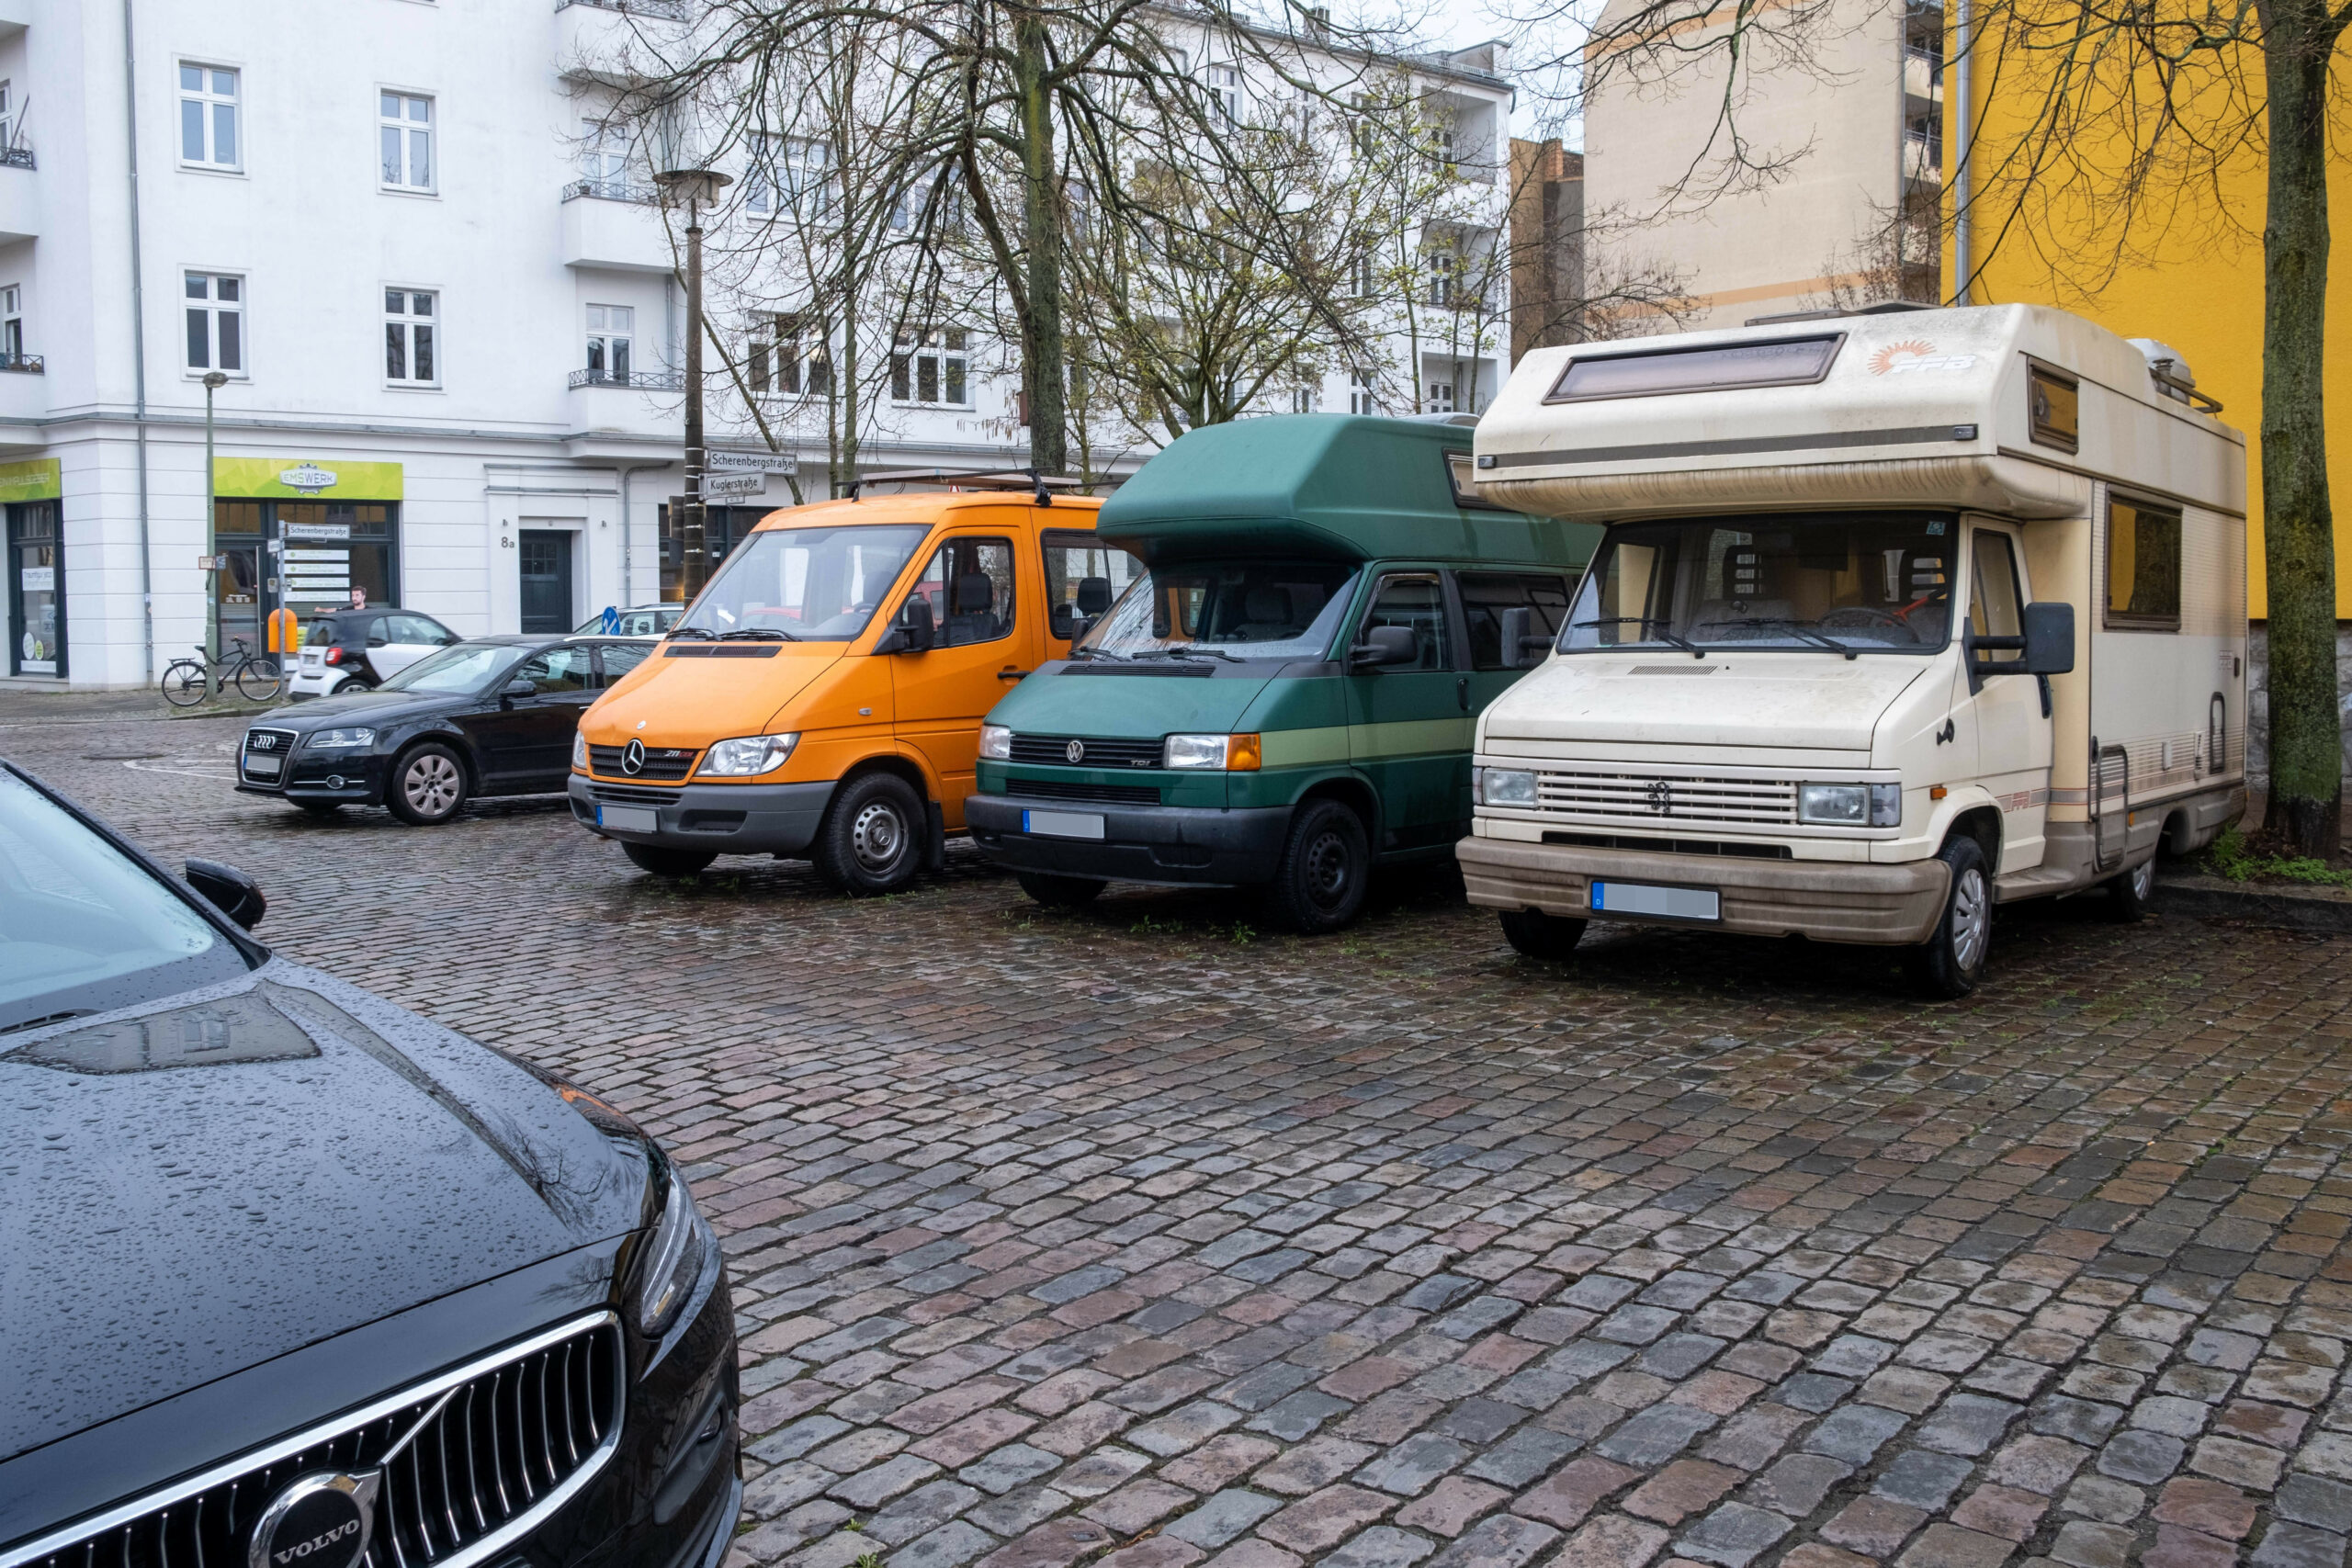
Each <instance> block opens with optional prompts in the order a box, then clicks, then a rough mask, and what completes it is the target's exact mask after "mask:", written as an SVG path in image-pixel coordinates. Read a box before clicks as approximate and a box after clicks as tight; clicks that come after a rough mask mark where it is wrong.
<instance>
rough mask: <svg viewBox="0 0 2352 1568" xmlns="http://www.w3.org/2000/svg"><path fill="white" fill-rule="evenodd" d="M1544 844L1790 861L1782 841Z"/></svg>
mask: <svg viewBox="0 0 2352 1568" xmlns="http://www.w3.org/2000/svg"><path fill="white" fill-rule="evenodd" d="M1544 842H1545V843H1547V844H1576V845H1579V846H1581V847H1583V848H1585V849H1589V850H1641V851H1644V852H1648V853H1651V854H1661V855H1725V856H1729V857H1731V858H1734V859H1737V860H1792V859H1794V858H1795V856H1794V853H1793V852H1792V851H1791V850H1790V848H1789V846H1788V845H1786V844H1743V843H1739V842H1736V841H1726V840H1722V839H1653V838H1649V837H1646V836H1645V835H1643V834H1639V833H1546V834H1544Z"/></svg>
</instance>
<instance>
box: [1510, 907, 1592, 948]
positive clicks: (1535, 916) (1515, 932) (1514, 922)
mask: <svg viewBox="0 0 2352 1568" xmlns="http://www.w3.org/2000/svg"><path fill="white" fill-rule="evenodd" d="M1496 913H1497V914H1498V916H1499V917H1500V919H1501V921H1502V928H1503V940H1504V941H1505V942H1509V943H1510V944H1511V946H1512V947H1513V948H1514V949H1516V950H1517V951H1518V952H1520V953H1523V954H1525V955H1526V956H1527V957H1529V958H1566V956H1567V955H1568V954H1569V953H1573V952H1575V951H1576V946H1577V943H1578V942H1582V941H1583V940H1584V928H1585V926H1586V924H1587V922H1586V921H1583V920H1579V919H1572V918H1570V917H1568V916H1565V915H1547V914H1545V913H1544V911H1543V910H1541V909H1499V910H1497V911H1496Z"/></svg>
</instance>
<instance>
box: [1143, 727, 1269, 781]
mask: <svg viewBox="0 0 2352 1568" xmlns="http://www.w3.org/2000/svg"><path fill="white" fill-rule="evenodd" d="M1161 757H1162V759H1163V761H1165V763H1166V765H1167V766H1169V767H1171V768H1222V769H1224V770H1225V771H1226V772H1227V773H1256V772H1257V771H1258V770H1259V768H1260V767H1261V766H1263V765H1264V759H1265V750H1264V748H1263V747H1261V745H1260V744H1259V740H1258V738H1257V737H1256V736H1254V735H1171V736H1170V737H1169V738H1168V743H1167V746H1166V748H1165V749H1164V750H1162V752H1161Z"/></svg>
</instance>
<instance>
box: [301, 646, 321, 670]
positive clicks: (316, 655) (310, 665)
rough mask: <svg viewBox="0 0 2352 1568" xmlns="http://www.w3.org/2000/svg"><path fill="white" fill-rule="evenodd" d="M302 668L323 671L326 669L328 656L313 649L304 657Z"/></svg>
mask: <svg viewBox="0 0 2352 1568" xmlns="http://www.w3.org/2000/svg"><path fill="white" fill-rule="evenodd" d="M302 668H303V669H305V670H323V669H325V668H326V656H325V655H324V654H322V653H321V652H320V651H319V650H318V649H315V648H314V649H311V651H310V652H308V653H306V654H304V655H302Z"/></svg>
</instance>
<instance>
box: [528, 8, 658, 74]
mask: <svg viewBox="0 0 2352 1568" xmlns="http://www.w3.org/2000/svg"><path fill="white" fill-rule="evenodd" d="M687 20H688V13H687V9H686V6H685V5H684V0H557V4H556V10H555V30H556V55H555V58H556V67H557V69H558V70H560V71H561V72H562V73H563V74H564V75H566V76H567V77H570V78H571V80H573V81H575V82H596V83H602V84H604V85H607V86H629V85H634V84H636V83H638V82H641V81H643V80H645V79H646V75H647V73H648V72H649V71H650V70H654V69H658V59H657V51H655V50H653V49H651V48H650V47H649V45H650V43H651V42H652V41H653V40H655V39H663V38H664V37H665V35H673V34H675V33H676V32H678V31H679V30H680V29H681V28H683V27H684V25H685V23H686V22H687Z"/></svg>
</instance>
